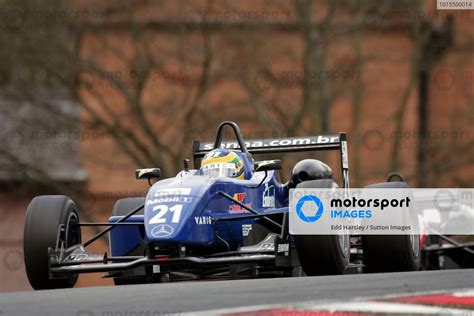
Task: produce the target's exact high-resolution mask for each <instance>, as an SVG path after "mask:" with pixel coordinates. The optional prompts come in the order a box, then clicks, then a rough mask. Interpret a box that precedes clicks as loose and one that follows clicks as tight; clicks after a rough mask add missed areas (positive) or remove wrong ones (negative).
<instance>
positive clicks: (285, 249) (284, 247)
mask: <svg viewBox="0 0 474 316" xmlns="http://www.w3.org/2000/svg"><path fill="white" fill-rule="evenodd" d="M288 251H290V244H278V249H277V252H288Z"/></svg>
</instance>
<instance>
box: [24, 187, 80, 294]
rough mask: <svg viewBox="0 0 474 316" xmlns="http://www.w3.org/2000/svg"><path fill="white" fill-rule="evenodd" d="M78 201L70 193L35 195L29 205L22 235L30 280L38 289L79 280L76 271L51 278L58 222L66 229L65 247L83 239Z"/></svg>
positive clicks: (70, 283) (66, 285)
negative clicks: (51, 263) (51, 258)
mask: <svg viewBox="0 0 474 316" xmlns="http://www.w3.org/2000/svg"><path fill="white" fill-rule="evenodd" d="M74 223H79V216H78V215H77V207H76V204H75V203H74V202H73V201H72V200H71V199H70V198H69V197H67V196H63V195H44V196H37V197H35V198H34V199H33V200H32V201H31V203H30V204H29V205H28V209H27V213H26V221H25V230H24V236H23V251H24V257H25V268H26V274H27V276H28V280H29V282H30V284H31V286H32V287H33V289H35V290H44V289H58V288H70V287H73V286H74V285H75V284H76V282H77V277H78V275H77V274H73V275H69V276H67V277H65V278H60V279H51V278H50V277H49V256H48V248H50V247H51V248H53V249H54V248H55V247H56V239H57V234H58V228H59V225H61V224H63V225H64V228H65V239H66V243H65V247H66V248H69V247H71V246H73V245H76V244H79V243H80V242H81V231H80V228H79V227H78V226H75V225H74Z"/></svg>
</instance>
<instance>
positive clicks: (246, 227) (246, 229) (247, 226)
mask: <svg viewBox="0 0 474 316" xmlns="http://www.w3.org/2000/svg"><path fill="white" fill-rule="evenodd" d="M251 230H252V224H244V225H242V237H247V236H248V235H250V231H251Z"/></svg>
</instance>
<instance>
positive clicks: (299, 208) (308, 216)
mask: <svg viewBox="0 0 474 316" xmlns="http://www.w3.org/2000/svg"><path fill="white" fill-rule="evenodd" d="M323 212H324V205H323V202H321V200H320V199H319V198H318V197H316V196H314V195H305V196H303V197H301V198H300V199H299V200H298V202H297V203H296V214H297V215H298V217H299V218H300V219H301V220H302V221H304V222H307V223H314V222H316V221H317V220H318V219H320V218H321V216H322V215H323Z"/></svg>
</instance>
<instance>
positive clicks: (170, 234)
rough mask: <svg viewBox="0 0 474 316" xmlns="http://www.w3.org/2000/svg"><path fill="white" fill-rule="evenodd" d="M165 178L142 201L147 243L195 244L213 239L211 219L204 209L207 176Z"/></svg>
mask: <svg viewBox="0 0 474 316" xmlns="http://www.w3.org/2000/svg"><path fill="white" fill-rule="evenodd" d="M196 178H199V179H194V181H189V180H190V179H189V178H186V185H184V182H183V181H182V180H181V179H176V178H175V179H168V180H164V181H160V182H157V183H156V184H154V185H153V186H152V187H151V188H150V190H149V191H148V194H147V197H146V200H145V231H146V236H147V240H148V242H158V241H170V242H180V243H196V242H206V241H208V240H212V236H211V235H212V233H213V229H212V226H213V224H212V221H211V219H210V216H209V214H207V213H206V212H207V211H206V205H205V203H204V202H203V201H204V200H205V199H202V198H201V197H202V196H203V195H204V194H205V192H206V189H205V188H206V187H208V185H207V180H208V179H207V178H205V177H196ZM199 180H200V181H199Z"/></svg>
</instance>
